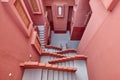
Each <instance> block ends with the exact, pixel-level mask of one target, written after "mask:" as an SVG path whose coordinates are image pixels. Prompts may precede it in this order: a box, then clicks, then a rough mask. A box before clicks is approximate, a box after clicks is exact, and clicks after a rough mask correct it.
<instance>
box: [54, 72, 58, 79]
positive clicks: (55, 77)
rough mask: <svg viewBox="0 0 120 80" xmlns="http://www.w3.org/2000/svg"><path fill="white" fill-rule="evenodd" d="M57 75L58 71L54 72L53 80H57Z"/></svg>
mask: <svg viewBox="0 0 120 80" xmlns="http://www.w3.org/2000/svg"><path fill="white" fill-rule="evenodd" d="M58 75H59V73H58V71H54V79H53V80H58Z"/></svg>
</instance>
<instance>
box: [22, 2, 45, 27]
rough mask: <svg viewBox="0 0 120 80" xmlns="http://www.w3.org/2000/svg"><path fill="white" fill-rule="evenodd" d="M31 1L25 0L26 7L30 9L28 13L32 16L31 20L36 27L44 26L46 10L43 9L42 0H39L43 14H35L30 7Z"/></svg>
mask: <svg viewBox="0 0 120 80" xmlns="http://www.w3.org/2000/svg"><path fill="white" fill-rule="evenodd" d="M28 1H29V0H24V2H25V5H26V7H27V9H28V12H29V14H30V16H31V19H32V21H33V23H34V24H35V25H43V24H44V8H43V3H42V0H39V2H40V9H41V11H42V14H33V12H32V9H31V7H30V4H29V2H28Z"/></svg>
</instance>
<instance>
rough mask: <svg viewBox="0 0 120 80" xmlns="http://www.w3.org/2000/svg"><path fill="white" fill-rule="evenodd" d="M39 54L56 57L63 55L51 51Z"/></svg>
mask: <svg viewBox="0 0 120 80" xmlns="http://www.w3.org/2000/svg"><path fill="white" fill-rule="evenodd" d="M41 55H44V56H54V57H58V58H61V57H65V56H63V55H61V54H57V53H53V52H52V53H51V52H43V53H42V54H41Z"/></svg>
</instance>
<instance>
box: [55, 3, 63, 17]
mask: <svg viewBox="0 0 120 80" xmlns="http://www.w3.org/2000/svg"><path fill="white" fill-rule="evenodd" d="M56 7H57V10H56V13H57V17H58V18H62V17H64V5H56Z"/></svg>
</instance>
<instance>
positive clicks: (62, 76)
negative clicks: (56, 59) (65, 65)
mask: <svg viewBox="0 0 120 80" xmlns="http://www.w3.org/2000/svg"><path fill="white" fill-rule="evenodd" d="M63 78H64V74H63V71H59V80H63Z"/></svg>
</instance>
